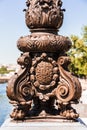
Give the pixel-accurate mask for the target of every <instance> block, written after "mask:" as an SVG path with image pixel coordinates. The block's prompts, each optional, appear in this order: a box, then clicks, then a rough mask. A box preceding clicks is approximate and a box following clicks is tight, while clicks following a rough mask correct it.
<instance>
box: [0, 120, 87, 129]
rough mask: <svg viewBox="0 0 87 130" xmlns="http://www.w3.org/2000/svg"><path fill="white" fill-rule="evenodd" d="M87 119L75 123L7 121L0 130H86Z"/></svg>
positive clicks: (63, 121) (59, 121)
mask: <svg viewBox="0 0 87 130" xmlns="http://www.w3.org/2000/svg"><path fill="white" fill-rule="evenodd" d="M84 121H85V122H86V123H87V118H83V119H80V118H79V119H78V121H77V122H71V121H67V120H59V119H55V120H54V119H37V120H35V119H34V120H31V119H30V120H28V121H13V120H11V119H7V120H6V121H5V122H4V124H3V125H2V126H1V128H0V130H87V125H86V124H85V122H84Z"/></svg>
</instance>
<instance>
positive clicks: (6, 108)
mask: <svg viewBox="0 0 87 130" xmlns="http://www.w3.org/2000/svg"><path fill="white" fill-rule="evenodd" d="M6 85H7V84H6V83H4V84H0V126H1V125H2V123H3V122H4V121H5V119H6V118H7V117H9V114H10V111H11V109H12V106H11V105H10V104H9V100H8V98H7V96H6Z"/></svg>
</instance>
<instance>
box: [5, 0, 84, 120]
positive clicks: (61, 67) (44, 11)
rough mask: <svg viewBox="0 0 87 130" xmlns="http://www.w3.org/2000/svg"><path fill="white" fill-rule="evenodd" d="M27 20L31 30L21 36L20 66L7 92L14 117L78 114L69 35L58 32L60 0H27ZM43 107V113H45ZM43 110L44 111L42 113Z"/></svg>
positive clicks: (78, 92)
mask: <svg viewBox="0 0 87 130" xmlns="http://www.w3.org/2000/svg"><path fill="white" fill-rule="evenodd" d="M26 5H27V9H26V10H25V11H26V12H25V22H26V25H27V26H28V28H30V31H31V34H30V35H28V36H24V37H20V38H19V40H18V42H17V47H18V49H19V50H20V51H22V54H21V56H20V57H19V58H18V60H17V62H18V64H19V65H20V70H19V71H18V72H17V73H16V74H14V76H13V77H12V78H11V79H10V80H9V82H8V86H7V96H8V97H9V99H10V103H11V104H13V105H15V109H14V110H13V112H12V113H11V118H13V119H15V120H18V119H28V118H29V119H30V118H32V117H33V118H35V119H36V118H42V115H43V116H44V117H46V118H47V117H51V118H52V117H54V116H55V118H60V119H61V118H64V119H76V118H78V117H79V115H78V114H77V112H76V111H75V109H73V108H72V107H71V104H72V102H73V103H77V102H78V100H79V98H80V97H81V91H82V90H81V85H80V83H79V81H78V79H77V78H76V77H75V76H73V75H72V74H71V73H70V72H69V70H68V65H69V63H70V59H69V57H68V56H67V55H66V52H67V51H68V50H69V49H70V47H71V41H70V40H69V38H68V37H64V36H61V35H58V34H57V31H58V29H59V28H60V27H61V26H62V23H63V11H64V9H61V7H62V1H61V0H27V2H26ZM43 111H44V113H43ZM42 113H43V114H42Z"/></svg>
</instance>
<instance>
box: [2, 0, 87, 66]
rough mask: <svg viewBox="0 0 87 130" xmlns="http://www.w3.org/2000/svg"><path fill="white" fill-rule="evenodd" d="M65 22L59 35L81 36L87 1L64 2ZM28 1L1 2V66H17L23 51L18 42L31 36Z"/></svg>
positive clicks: (65, 0) (4, 0)
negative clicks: (19, 48)
mask: <svg viewBox="0 0 87 130" xmlns="http://www.w3.org/2000/svg"><path fill="white" fill-rule="evenodd" d="M62 1H63V7H62V8H65V9H66V12H64V22H63V25H62V27H61V28H60V30H59V34H61V35H64V36H70V35H71V34H74V35H77V36H81V30H82V27H83V26H84V25H87V0H62ZM25 2H26V0H0V64H16V63H17V59H18V57H20V54H21V51H19V50H18V48H17V40H18V39H19V38H20V37H21V36H26V35H29V34H30V32H29V29H28V28H27V27H26V24H25V13H24V12H23V9H25V8H26V5H25Z"/></svg>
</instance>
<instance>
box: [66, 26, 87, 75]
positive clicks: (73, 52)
mask: <svg viewBox="0 0 87 130" xmlns="http://www.w3.org/2000/svg"><path fill="white" fill-rule="evenodd" d="M70 38H71V41H72V48H71V49H70V50H69V52H68V55H70V58H71V64H70V66H69V68H70V71H71V72H73V73H74V74H75V75H76V76H79V77H87V26H84V28H83V33H82V38H79V37H78V36H75V35H72V36H71V37H70Z"/></svg>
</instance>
